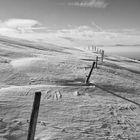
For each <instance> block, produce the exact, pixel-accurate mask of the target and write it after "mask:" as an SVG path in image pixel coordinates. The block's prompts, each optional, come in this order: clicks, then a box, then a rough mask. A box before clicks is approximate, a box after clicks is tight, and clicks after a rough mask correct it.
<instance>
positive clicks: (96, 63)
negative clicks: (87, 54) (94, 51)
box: [95, 56, 98, 68]
mask: <svg viewBox="0 0 140 140" xmlns="http://www.w3.org/2000/svg"><path fill="white" fill-rule="evenodd" d="M97 65H98V56H96V62H95V68H97Z"/></svg>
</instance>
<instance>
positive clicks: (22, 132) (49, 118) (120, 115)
mask: <svg viewBox="0 0 140 140" xmlns="http://www.w3.org/2000/svg"><path fill="white" fill-rule="evenodd" d="M96 55H98V56H99V57H100V54H97V53H90V52H86V51H84V50H79V49H76V48H68V47H61V46H57V45H54V44H47V43H42V44H39V43H35V42H31V41H25V40H14V41H13V40H12V39H5V38H1V39H0V77H1V78H0V112H1V113H0V139H3V140H26V139H27V133H28V132H27V131H28V125H29V118H30V114H31V109H32V103H33V97H34V93H35V92H36V91H41V92H42V98H41V105H40V112H39V117H38V123H37V130H36V140H62V139H63V140H94V139H95V140H119V139H125V140H139V139H140V108H139V104H140V63H139V62H138V61H133V60H130V59H127V58H123V57H114V56H106V57H105V60H104V62H103V63H101V62H100V61H99V63H98V68H96V69H94V70H93V73H92V76H91V79H90V82H91V83H92V84H93V85H90V86H86V85H85V79H86V75H88V73H89V71H90V68H91V65H92V61H93V60H95V58H96ZM116 95H119V96H121V97H122V98H120V97H118V96H116ZM127 99H128V100H132V102H130V101H128V100H127Z"/></svg>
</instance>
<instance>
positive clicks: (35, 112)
mask: <svg viewBox="0 0 140 140" xmlns="http://www.w3.org/2000/svg"><path fill="white" fill-rule="evenodd" d="M40 99H41V92H36V93H35V97H34V103H33V108H32V114H31V117H30V124H29V129H28V137H27V140H34V136H35V131H36V123H37V118H38V112H39V106H40Z"/></svg>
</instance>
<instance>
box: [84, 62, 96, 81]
mask: <svg viewBox="0 0 140 140" xmlns="http://www.w3.org/2000/svg"><path fill="white" fill-rule="evenodd" d="M94 66H95V62H93V64H92V67H91V70H90V72H89V75H88V76H87V79H86V84H89V79H90V76H91V74H92V71H93V68H94Z"/></svg>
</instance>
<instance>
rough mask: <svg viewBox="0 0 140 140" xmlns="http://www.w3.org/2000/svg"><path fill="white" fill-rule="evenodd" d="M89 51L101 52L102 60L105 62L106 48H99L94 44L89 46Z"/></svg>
mask: <svg viewBox="0 0 140 140" xmlns="http://www.w3.org/2000/svg"><path fill="white" fill-rule="evenodd" d="M88 51H91V52H93V53H97V54H100V55H101V62H103V60H104V50H102V49H99V48H97V47H96V46H94V45H92V46H88ZM96 59H99V57H98V58H96Z"/></svg>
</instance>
